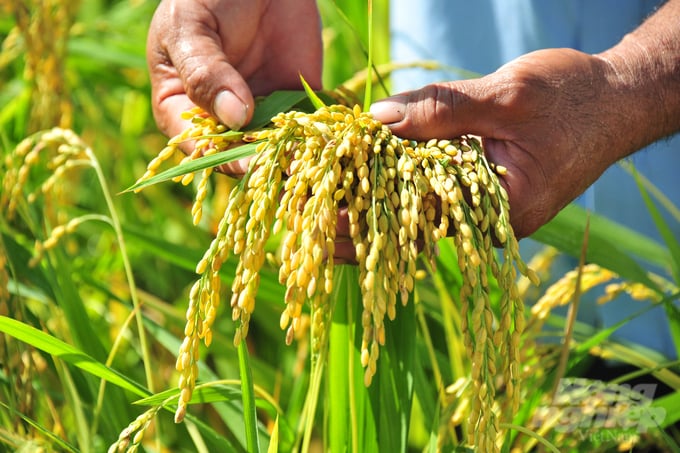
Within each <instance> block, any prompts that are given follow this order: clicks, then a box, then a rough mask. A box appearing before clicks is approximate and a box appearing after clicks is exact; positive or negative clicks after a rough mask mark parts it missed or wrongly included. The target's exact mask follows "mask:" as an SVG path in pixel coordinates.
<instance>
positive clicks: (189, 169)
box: [123, 143, 257, 193]
mask: <svg viewBox="0 0 680 453" xmlns="http://www.w3.org/2000/svg"><path fill="white" fill-rule="evenodd" d="M255 148H257V144H256V143H247V144H245V145H242V146H239V147H237V148H233V149H230V150H229V151H228V152H226V151H225V152H221V153H217V154H211V155H209V156H203V157H199V158H198V159H194V160H191V161H189V162H184V163H183V164H179V165H176V166H175V167H172V168H169V169H167V170H165V171H163V172H161V173H159V174H157V175H155V176H153V177H151V178H149V179H147V180H145V181H142V182H138V183H135V184H133V185H132V186H130V187H128V188H127V189H125V190H124V191H123V193H125V192H131V191H134V190H138V189H143V188H145V187H148V186H152V185H154V184H158V183H160V182H165V181H168V180H171V179H172V178H175V177H177V176H183V175H186V174H189V173H195V172H197V171H200V170H204V169H206V168H212V167H219V166H220V165H223V164H226V163H229V162H233V161H235V160H239V159H244V158H246V157H250V156H252V155H253V154H255Z"/></svg>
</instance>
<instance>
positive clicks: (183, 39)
mask: <svg viewBox="0 0 680 453" xmlns="http://www.w3.org/2000/svg"><path fill="white" fill-rule="evenodd" d="M321 58H322V43H321V24H320V19H319V14H318V10H317V8H316V2H315V1H314V0H277V1H269V0H164V1H162V2H161V3H160V4H159V5H158V8H157V10H156V12H155V14H154V17H153V19H152V21H151V25H150V27H149V35H148V40H147V62H148V66H149V72H150V77H151V87H152V107H153V112H154V117H155V119H156V123H157V124H158V127H159V128H160V129H161V131H163V132H164V133H165V134H166V135H168V136H171V137H172V136H175V135H177V134H179V133H180V132H181V131H183V130H184V129H186V127H187V126H188V123H187V122H186V120H183V119H182V118H181V117H180V115H181V113H182V112H184V111H186V110H189V109H190V108H192V107H194V106H195V105H197V106H199V107H201V108H203V109H204V110H205V111H207V112H209V113H211V114H212V115H213V116H215V117H217V118H218V119H219V120H220V121H221V122H222V123H223V124H225V125H227V126H228V127H230V128H231V129H235V130H236V129H240V128H241V127H242V126H244V125H245V124H247V123H248V121H250V118H251V117H252V114H253V109H254V100H253V96H254V95H255V96H257V95H266V94H269V93H271V92H272V91H275V90H279V89H299V88H300V74H302V75H303V76H304V78H305V80H306V81H307V82H308V83H309V84H310V86H312V87H313V88H321ZM245 165H247V164H246V163H245V162H244V161H239V162H234V163H232V164H229V165H227V166H226V168H225V169H224V170H225V171H226V172H228V173H232V174H243V173H244V172H245V169H246V168H245Z"/></svg>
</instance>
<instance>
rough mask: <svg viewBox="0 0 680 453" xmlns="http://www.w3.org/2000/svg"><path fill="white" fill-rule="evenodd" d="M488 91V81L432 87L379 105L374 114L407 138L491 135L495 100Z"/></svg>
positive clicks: (400, 95) (408, 92) (375, 105)
mask: <svg viewBox="0 0 680 453" xmlns="http://www.w3.org/2000/svg"><path fill="white" fill-rule="evenodd" d="M485 87H488V84H487V83H484V79H474V80H464V81H457V82H446V83H437V84H431V85H427V86H425V87H423V88H421V89H418V90H414V91H407V92H404V93H400V94H397V95H394V96H391V97H388V98H386V99H383V100H380V101H377V102H375V103H374V104H373V105H372V106H371V109H370V111H371V113H372V114H373V117H374V118H375V119H377V120H378V121H381V122H382V123H383V124H386V125H387V126H389V127H390V129H391V130H392V132H394V133H395V134H396V135H398V136H399V137H403V138H409V139H415V140H428V139H431V138H451V137H457V136H459V135H462V134H475V135H481V136H485V135H491V134H490V132H491V126H492V123H491V121H492V115H495V113H494V109H493V108H491V106H492V103H493V96H491V93H490V92H489V90H488V88H485Z"/></svg>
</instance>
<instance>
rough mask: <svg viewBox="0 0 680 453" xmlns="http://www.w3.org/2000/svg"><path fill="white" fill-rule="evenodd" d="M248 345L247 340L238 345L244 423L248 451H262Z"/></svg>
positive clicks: (253, 452)
mask: <svg viewBox="0 0 680 453" xmlns="http://www.w3.org/2000/svg"><path fill="white" fill-rule="evenodd" d="M247 348H248V347H247V346H246V342H245V341H241V342H240V343H239V345H238V363H239V373H240V375H241V398H242V400H243V423H244V424H245V428H246V442H247V445H248V451H249V452H252V453H257V452H259V451H260V440H259V437H258V435H257V412H256V407H255V390H254V386H253V373H252V370H251V369H250V364H249V363H248V349H247Z"/></svg>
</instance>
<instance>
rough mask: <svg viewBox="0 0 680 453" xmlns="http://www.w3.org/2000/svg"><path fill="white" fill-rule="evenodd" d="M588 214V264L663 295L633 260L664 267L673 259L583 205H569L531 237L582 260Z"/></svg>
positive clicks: (651, 241)
mask: <svg viewBox="0 0 680 453" xmlns="http://www.w3.org/2000/svg"><path fill="white" fill-rule="evenodd" d="M588 215H589V216H590V231H589V236H590V245H589V246H588V252H587V255H586V258H587V259H588V261H589V262H592V263H596V264H599V265H600V266H602V267H605V268H607V269H610V270H612V271H614V272H616V273H617V274H618V275H619V276H621V277H622V278H624V279H627V280H632V281H635V282H640V283H643V284H644V285H646V286H648V287H649V288H652V289H654V290H656V291H659V292H661V289H660V288H659V286H658V284H657V283H656V282H654V281H653V280H652V279H650V278H649V275H648V274H647V271H646V270H645V269H644V268H643V267H642V266H641V265H640V264H639V263H638V262H637V261H636V260H635V259H633V256H637V257H640V258H643V259H644V260H645V261H647V262H648V263H651V264H655V265H660V266H663V265H664V264H665V263H668V260H669V255H668V252H667V251H666V250H665V249H664V247H663V246H661V245H660V244H658V243H657V242H655V241H653V240H651V239H649V238H648V237H646V236H644V235H642V234H639V233H636V232H635V231H633V230H631V229H628V228H626V227H624V226H622V225H619V224H617V223H615V222H612V221H611V220H608V219H606V218H604V217H602V216H598V215H597V214H594V213H587V211H586V210H585V209H583V208H581V207H580V206H577V205H575V204H571V205H569V206H567V207H566V208H564V209H563V210H562V211H561V212H560V213H559V214H557V216H555V218H554V219H553V220H552V221H550V222H549V223H548V224H546V225H544V226H543V227H541V228H539V229H538V231H536V232H535V233H534V234H533V235H532V236H531V237H532V239H535V240H537V241H538V242H541V243H543V244H547V245H552V246H553V247H555V248H557V249H558V250H560V251H562V252H564V253H566V254H568V255H571V256H573V257H576V258H578V257H579V256H580V253H581V245H582V238H583V234H584V232H585V227H584V226H585V223H586V217H587V216H588Z"/></svg>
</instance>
